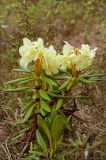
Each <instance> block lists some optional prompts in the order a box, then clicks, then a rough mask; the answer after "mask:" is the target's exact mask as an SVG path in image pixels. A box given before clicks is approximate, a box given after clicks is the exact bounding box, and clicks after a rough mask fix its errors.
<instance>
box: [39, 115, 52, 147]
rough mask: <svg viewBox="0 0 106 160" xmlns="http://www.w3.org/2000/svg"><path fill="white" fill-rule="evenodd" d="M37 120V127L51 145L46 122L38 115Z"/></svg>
mask: <svg viewBox="0 0 106 160" xmlns="http://www.w3.org/2000/svg"><path fill="white" fill-rule="evenodd" d="M37 118H38V120H37V123H38V125H39V126H40V127H41V128H42V130H43V131H44V132H45V134H46V136H47V137H48V140H49V142H50V144H51V133H50V130H49V128H48V126H47V124H46V121H45V120H44V119H43V118H42V117H41V116H40V115H38V116H37Z"/></svg>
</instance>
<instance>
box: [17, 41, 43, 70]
mask: <svg viewBox="0 0 106 160" xmlns="http://www.w3.org/2000/svg"><path fill="white" fill-rule="evenodd" d="M43 51H44V45H43V40H42V39H41V38H38V40H37V41H34V42H31V41H30V40H29V39H27V38H24V39H23V46H21V47H20V48H19V53H20V55H21V60H20V65H21V67H22V68H27V65H28V63H30V62H32V61H36V60H37V59H38V58H40V56H42V54H43Z"/></svg>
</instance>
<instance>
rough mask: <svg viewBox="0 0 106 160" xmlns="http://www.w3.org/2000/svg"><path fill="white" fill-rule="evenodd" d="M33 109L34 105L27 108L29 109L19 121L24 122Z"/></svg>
mask: <svg viewBox="0 0 106 160" xmlns="http://www.w3.org/2000/svg"><path fill="white" fill-rule="evenodd" d="M33 110H34V105H33V106H31V107H30V108H29V110H28V111H27V112H26V114H25V116H24V119H23V120H21V121H20V123H25V122H26V121H27V120H28V119H29V118H30V117H31V115H32V113H33Z"/></svg>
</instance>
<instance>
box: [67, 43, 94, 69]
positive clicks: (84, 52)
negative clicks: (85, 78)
mask: <svg viewBox="0 0 106 160" xmlns="http://www.w3.org/2000/svg"><path fill="white" fill-rule="evenodd" d="M96 50H97V49H96V48H95V49H93V50H91V49H90V47H89V45H85V44H82V47H81V49H77V50H75V52H74V53H72V54H71V55H70V63H71V64H74V65H75V68H76V70H77V71H82V70H84V69H86V68H88V67H89V66H90V65H91V64H92V61H93V58H94V56H95V53H96ZM76 51H77V52H76ZM76 53H77V54H76Z"/></svg>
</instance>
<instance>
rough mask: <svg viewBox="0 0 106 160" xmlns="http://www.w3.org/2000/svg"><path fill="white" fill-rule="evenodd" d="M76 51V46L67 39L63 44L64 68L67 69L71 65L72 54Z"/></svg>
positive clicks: (62, 66) (62, 67)
mask: <svg viewBox="0 0 106 160" xmlns="http://www.w3.org/2000/svg"><path fill="white" fill-rule="evenodd" d="M73 52H74V47H72V46H71V45H70V44H69V43H68V42H66V41H65V45H64V46H63V59H62V65H61V69H62V70H67V67H68V66H69V65H70V55H71V54H72V53H73Z"/></svg>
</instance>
